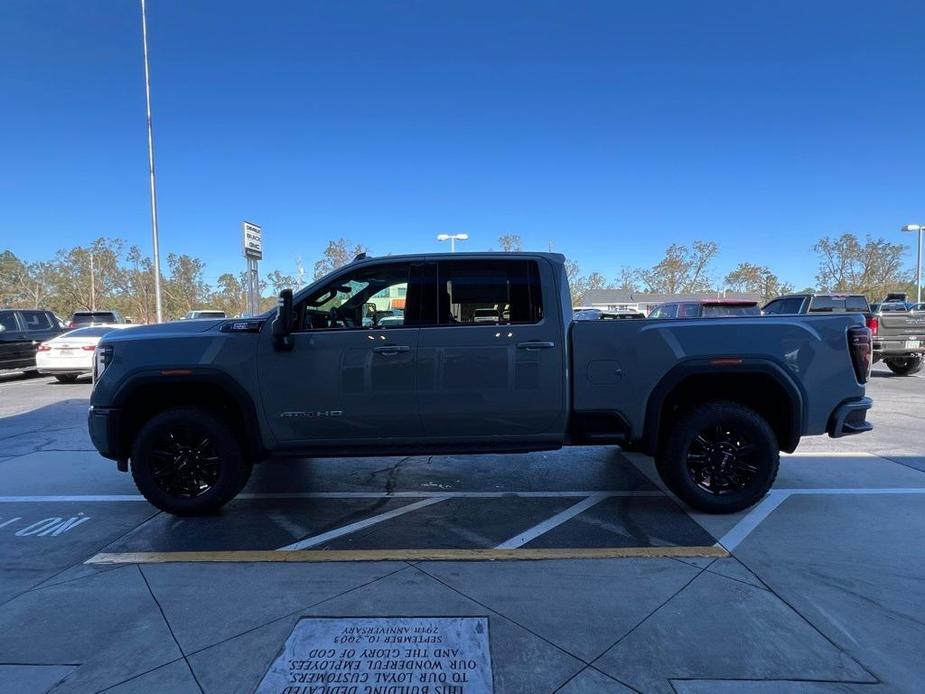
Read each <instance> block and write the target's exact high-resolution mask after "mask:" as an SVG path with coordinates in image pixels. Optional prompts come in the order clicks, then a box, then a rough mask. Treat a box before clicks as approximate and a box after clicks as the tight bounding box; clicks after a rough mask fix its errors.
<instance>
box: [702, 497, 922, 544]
mask: <svg viewBox="0 0 925 694" xmlns="http://www.w3.org/2000/svg"><path fill="white" fill-rule="evenodd" d="M877 494H925V488H923V487H859V488H851V487H830V488H820V489H812V488H806V489H772V490H771V491H770V492H769V493H768V495H767V496H766V497H765V498H764V499H763V500H762V501H761V502H760V503H759V504H758V505H757V506H754V507H753V508H752V510H751V511H749V512H748V513H747V514H746V515H745V517H744V518H742V520H740V521H739V522H738V523H736V524H735V525H734V526H732V528H731V529H730V530H729V531H728V532H727V533H726V534H725V535H723V536H722V537H721V538H720V539H719V540H718V542H717V544H719V545H721V546H722V547H725V548H726V549H727V550H728V551H730V552H731V551H733V550H734V549H735V548H736V547H738V546H739V545H740V544H741V543H742V540H744V539H745V538H746V537H748V535H749V534H750V533H751V532H752V530H754V529H755V528H757V527H758V525H759V524H760V523H761V522H762V521H763V520H765V519H766V518H767V517H768V516H770V515H771V513H773V512H774V509H776V508H777V507H778V506H780V505H781V504H782V503H784V502H785V501H786V500H787V499H789V498H790V497H791V496H808V495H822V496H841V495H845V496H850V495H877Z"/></svg>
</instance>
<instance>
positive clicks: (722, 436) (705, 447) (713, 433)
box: [687, 422, 758, 495]
mask: <svg viewBox="0 0 925 694" xmlns="http://www.w3.org/2000/svg"><path fill="white" fill-rule="evenodd" d="M754 455H755V444H753V443H750V442H749V440H748V438H747V436H746V435H745V433H744V432H742V431H741V430H739V429H737V428H736V427H735V425H729V424H726V423H723V422H720V423H718V424H713V425H710V426H708V427H707V428H706V429H704V430H703V431H701V432H700V433H699V434H697V436H696V437H695V438H694V440H693V441H691V443H690V445H689V446H688V449H687V472H688V474H689V475H690V476H691V480H692V481H693V482H694V484H696V485H697V486H698V487H699V488H700V489H703V490H704V491H706V492H709V493H710V494H715V495H721V494H732V493H735V492H737V491H740V490H742V489H745V488H746V487H748V485H749V483H751V481H752V480H753V479H754V477H755V475H757V474H758V467H757V465H756V464H755V462H754Z"/></svg>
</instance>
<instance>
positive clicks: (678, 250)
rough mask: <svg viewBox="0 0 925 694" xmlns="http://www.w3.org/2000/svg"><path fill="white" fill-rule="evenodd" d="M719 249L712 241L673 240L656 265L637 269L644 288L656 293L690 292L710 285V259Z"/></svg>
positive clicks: (704, 288)
mask: <svg viewBox="0 0 925 694" xmlns="http://www.w3.org/2000/svg"><path fill="white" fill-rule="evenodd" d="M717 252H719V246H717V245H716V243H715V242H713V241H694V243H693V244H691V247H690V248H688V247H687V246H682V245H681V244H677V243H673V244H671V245H670V246H669V247H668V249H667V250H666V251H665V257H664V258H662V259H661V261H659V263H658V264H657V265H655V266H654V267H652V268H650V269H649V270H643V271H642V272H641V273H640V276H641V277H642V281H643V282H644V283H645V285H646V289H648V290H649V291H650V292H657V293H659V294H689V293H692V292H704V291H709V290H710V289H711V284H712V282H711V280H710V275H709V267H710V263H711V262H712V261H713V258H714V257H715V256H716V254H717Z"/></svg>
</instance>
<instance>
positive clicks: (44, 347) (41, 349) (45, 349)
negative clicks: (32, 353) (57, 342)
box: [36, 342, 51, 352]
mask: <svg viewBox="0 0 925 694" xmlns="http://www.w3.org/2000/svg"><path fill="white" fill-rule="evenodd" d="M36 351H37V352H50V351H51V347H49V346H48V345H47V344H45V343H44V342H43V343H42V344H40V345H39V346H38V349H37V350H36Z"/></svg>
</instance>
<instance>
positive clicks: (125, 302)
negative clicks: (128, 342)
mask: <svg viewBox="0 0 925 694" xmlns="http://www.w3.org/2000/svg"><path fill="white" fill-rule="evenodd" d="M126 260H127V261H128V267H126V268H125V269H124V270H123V271H122V273H121V277H122V282H121V285H120V287H119V294H120V295H121V302H120V303H121V305H120V306H119V308H121V309H122V312H123V313H124V314H125V315H126V316H129V317H131V319H132V320H133V321H134V322H136V323H153V322H154V321H155V320H156V319H157V307H156V302H155V297H154V264H153V263H152V262H151V258H149V257H147V256H146V255H145V254H144V253H143V252H142V251H141V249H140V248H138V246H132V247H131V248H130V249H129V251H128V254H127V255H126ZM162 284H164V283H163V282H162Z"/></svg>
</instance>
